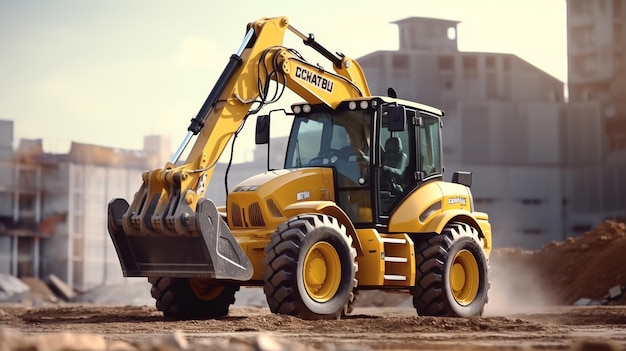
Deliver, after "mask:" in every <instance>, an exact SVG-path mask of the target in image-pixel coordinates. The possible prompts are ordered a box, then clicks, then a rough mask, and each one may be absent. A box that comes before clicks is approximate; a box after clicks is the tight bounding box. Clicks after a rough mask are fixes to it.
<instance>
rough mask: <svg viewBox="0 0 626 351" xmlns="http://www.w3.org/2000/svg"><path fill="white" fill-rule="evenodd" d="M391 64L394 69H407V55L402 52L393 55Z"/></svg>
mask: <svg viewBox="0 0 626 351" xmlns="http://www.w3.org/2000/svg"><path fill="white" fill-rule="evenodd" d="M392 65H393V68H394V69H404V70H408V69H409V56H408V55H403V54H396V55H393V60H392Z"/></svg>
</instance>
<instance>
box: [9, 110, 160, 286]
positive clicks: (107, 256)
mask: <svg viewBox="0 0 626 351" xmlns="http://www.w3.org/2000/svg"><path fill="white" fill-rule="evenodd" d="M0 124H2V127H6V128H1V130H2V131H3V133H6V134H7V135H5V136H8V134H9V132H10V134H11V136H10V137H9V138H6V139H5V138H2V140H3V142H4V141H5V140H10V141H11V142H6V143H3V144H2V147H1V149H2V151H0V153H1V154H2V160H1V163H0V199H1V201H0V204H1V205H0V206H1V207H0V272H2V273H8V274H12V275H15V276H18V277H23V276H32V277H38V278H44V277H47V276H48V275H49V274H54V275H56V276H57V277H59V278H60V279H62V280H64V281H65V282H67V283H68V284H69V285H70V286H72V287H73V288H75V289H77V290H87V289H90V288H93V287H95V286H98V285H102V284H109V283H119V282H122V281H123V276H122V272H121V268H120V264H119V261H118V258H117V254H116V253H115V248H114V247H113V244H112V241H111V239H110V238H109V234H108V231H107V218H106V216H107V204H108V202H109V201H110V200H111V199H113V198H117V197H123V198H127V199H128V198H132V196H133V195H134V193H135V192H136V191H137V190H138V189H139V186H140V185H141V174H142V172H144V171H146V170H148V169H152V168H156V167H161V166H163V165H164V164H165V162H166V161H167V160H163V159H162V158H163V153H162V150H170V145H169V141H168V140H167V139H165V138H162V137H155V136H148V137H146V138H145V139H144V150H141V151H136V150H121V149H114V148H108V147H103V146H96V145H89V144H80V143H72V145H71V148H70V151H69V152H68V153H67V154H50V153H46V152H44V150H43V146H42V142H41V140H21V141H20V143H19V146H18V148H17V149H16V150H12V139H13V137H12V129H13V128H12V123H11V122H9V121H0ZM5 144H6V145H5Z"/></svg>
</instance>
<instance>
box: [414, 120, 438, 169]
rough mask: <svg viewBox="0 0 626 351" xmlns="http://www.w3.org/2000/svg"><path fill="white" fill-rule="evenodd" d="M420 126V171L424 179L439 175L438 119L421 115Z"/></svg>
mask: <svg viewBox="0 0 626 351" xmlns="http://www.w3.org/2000/svg"><path fill="white" fill-rule="evenodd" d="M422 121H423V124H422V126H420V136H419V138H420V157H421V161H420V164H421V171H422V172H424V175H425V176H426V177H428V176H430V175H433V174H441V171H442V169H441V141H440V136H441V134H440V128H439V119H438V118H436V117H432V116H428V115H423V116H422Z"/></svg>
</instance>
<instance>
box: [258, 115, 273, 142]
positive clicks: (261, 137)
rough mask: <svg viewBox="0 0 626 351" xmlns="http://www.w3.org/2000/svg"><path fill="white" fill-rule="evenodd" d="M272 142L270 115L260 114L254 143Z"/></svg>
mask: <svg viewBox="0 0 626 351" xmlns="http://www.w3.org/2000/svg"><path fill="white" fill-rule="evenodd" d="M269 142H270V116H269V115H260V116H257V118H256V132H255V135H254V143H255V144H257V145H262V144H268V143H269Z"/></svg>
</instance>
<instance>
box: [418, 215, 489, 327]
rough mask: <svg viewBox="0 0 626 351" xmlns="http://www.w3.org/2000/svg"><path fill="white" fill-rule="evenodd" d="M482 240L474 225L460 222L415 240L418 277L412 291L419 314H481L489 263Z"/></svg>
mask: <svg viewBox="0 0 626 351" xmlns="http://www.w3.org/2000/svg"><path fill="white" fill-rule="evenodd" d="M481 241H482V240H481V239H480V238H479V235H478V231H477V230H476V229H475V228H473V227H471V226H470V225H468V224H465V223H460V222H454V223H450V224H448V225H447V226H446V227H445V228H444V230H443V231H442V233H441V234H439V235H434V236H432V237H430V238H428V239H426V240H418V241H416V249H415V253H416V257H417V259H416V261H417V279H416V283H415V287H414V288H413V289H412V290H411V294H412V295H413V306H414V307H415V309H416V310H417V313H418V314H419V315H421V316H453V317H471V316H479V315H481V314H482V312H483V310H484V307H485V304H486V303H487V300H488V295H487V291H488V290H489V278H488V272H489V264H488V262H487V258H486V256H485V253H484V250H483V248H482V245H481Z"/></svg>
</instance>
